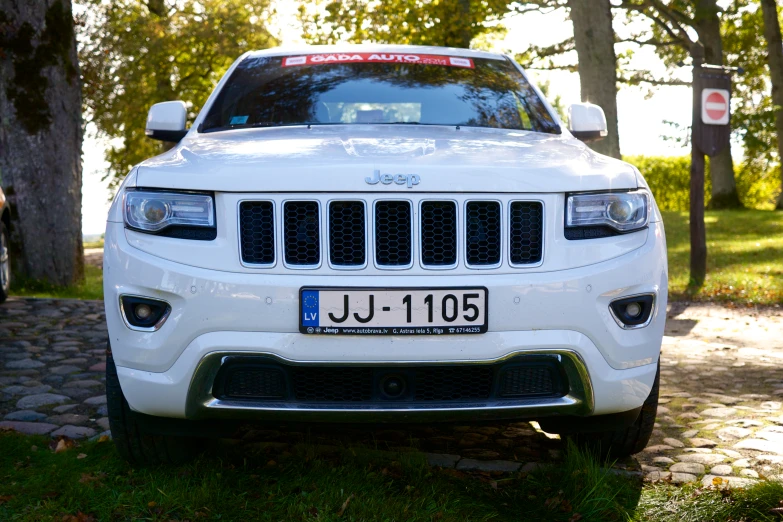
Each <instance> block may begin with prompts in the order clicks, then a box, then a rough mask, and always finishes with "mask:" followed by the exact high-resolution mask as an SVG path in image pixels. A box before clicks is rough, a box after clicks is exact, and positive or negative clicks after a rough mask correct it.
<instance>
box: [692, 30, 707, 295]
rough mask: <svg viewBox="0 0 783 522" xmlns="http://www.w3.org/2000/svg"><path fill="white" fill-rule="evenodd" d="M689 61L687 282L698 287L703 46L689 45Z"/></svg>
mask: <svg viewBox="0 0 783 522" xmlns="http://www.w3.org/2000/svg"><path fill="white" fill-rule="evenodd" d="M691 57H692V58H693V121H692V123H691V193H690V221H691V279H690V286H692V287H696V288H699V287H701V286H702V285H703V284H704V279H705V278H706V276H707V233H706V229H705V226H704V167H705V162H704V152H703V151H702V150H701V148H699V143H698V140H697V139H696V136H699V135H701V132H700V130H701V128H702V118H701V96H702V94H701V91H702V85H701V84H702V82H701V75H702V67H701V66H702V64H703V63H704V47H702V46H701V44H699V43H698V42H696V43H694V44H693V45H692V46H691Z"/></svg>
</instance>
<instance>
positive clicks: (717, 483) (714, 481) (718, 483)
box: [712, 477, 723, 486]
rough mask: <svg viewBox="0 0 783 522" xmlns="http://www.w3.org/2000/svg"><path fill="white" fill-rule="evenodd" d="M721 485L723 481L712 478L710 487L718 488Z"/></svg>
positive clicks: (718, 478)
mask: <svg viewBox="0 0 783 522" xmlns="http://www.w3.org/2000/svg"><path fill="white" fill-rule="evenodd" d="M721 484H723V479H722V478H720V477H713V478H712V485H713V486H720V485H721Z"/></svg>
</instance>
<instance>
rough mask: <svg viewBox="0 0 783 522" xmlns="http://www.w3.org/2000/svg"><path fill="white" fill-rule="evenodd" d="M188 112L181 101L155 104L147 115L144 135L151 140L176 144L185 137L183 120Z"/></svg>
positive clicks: (185, 131)
mask: <svg viewBox="0 0 783 522" xmlns="http://www.w3.org/2000/svg"><path fill="white" fill-rule="evenodd" d="M187 114H188V110H187V108H186V107H185V103H184V102H181V101H170V102H163V103H156V104H155V105H153V106H152V107H150V112H149V114H147V128H146V129H145V130H144V133H145V134H146V135H147V137H148V138H152V139H153V140H161V141H170V142H173V143H176V142H178V141H180V140H181V139H182V138H184V137H185V134H187V133H188V131H187V130H186V129H185V120H186V118H187Z"/></svg>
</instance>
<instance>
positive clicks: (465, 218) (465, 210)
mask: <svg viewBox="0 0 783 522" xmlns="http://www.w3.org/2000/svg"><path fill="white" fill-rule="evenodd" d="M471 203H496V204H497V206H498V212H499V214H500V215H499V217H498V220H499V221H500V244H499V245H498V262H497V263H493V264H491V265H489V264H488V265H474V264H471V263H470V262H469V261H468V255H469V254H468V205H470V204H471ZM503 210H504V209H503V202H502V201H500V200H498V199H475V198H472V199H466V200H465V202H464V204H463V214H462V225H463V229H462V233H461V234H459V238H460V240H461V241H462V242H463V244H464V245H465V248H464V251H465V256H464V261H465V267H466V268H470V269H471V270H492V269H495V268H500V267H501V266H503V261H504V259H503V252H505V250H506V246H505V245H506V241H507V240H506V229H508V227H506V228H505V229H504V227H503V225H504V224H506V223H505V221H504V220H505V213H504V212H503Z"/></svg>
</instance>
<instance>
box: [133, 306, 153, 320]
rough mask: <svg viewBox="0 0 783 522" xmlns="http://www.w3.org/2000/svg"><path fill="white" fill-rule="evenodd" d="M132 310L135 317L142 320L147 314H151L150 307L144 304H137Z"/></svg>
mask: <svg viewBox="0 0 783 522" xmlns="http://www.w3.org/2000/svg"><path fill="white" fill-rule="evenodd" d="M133 312H134V313H135V314H136V317H138V318H139V319H141V320H142V321H144V320H146V319H148V318H149V316H151V315H152V309H151V308H150V307H149V306H148V305H145V304H137V305H136V307H135V308H134V310H133Z"/></svg>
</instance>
